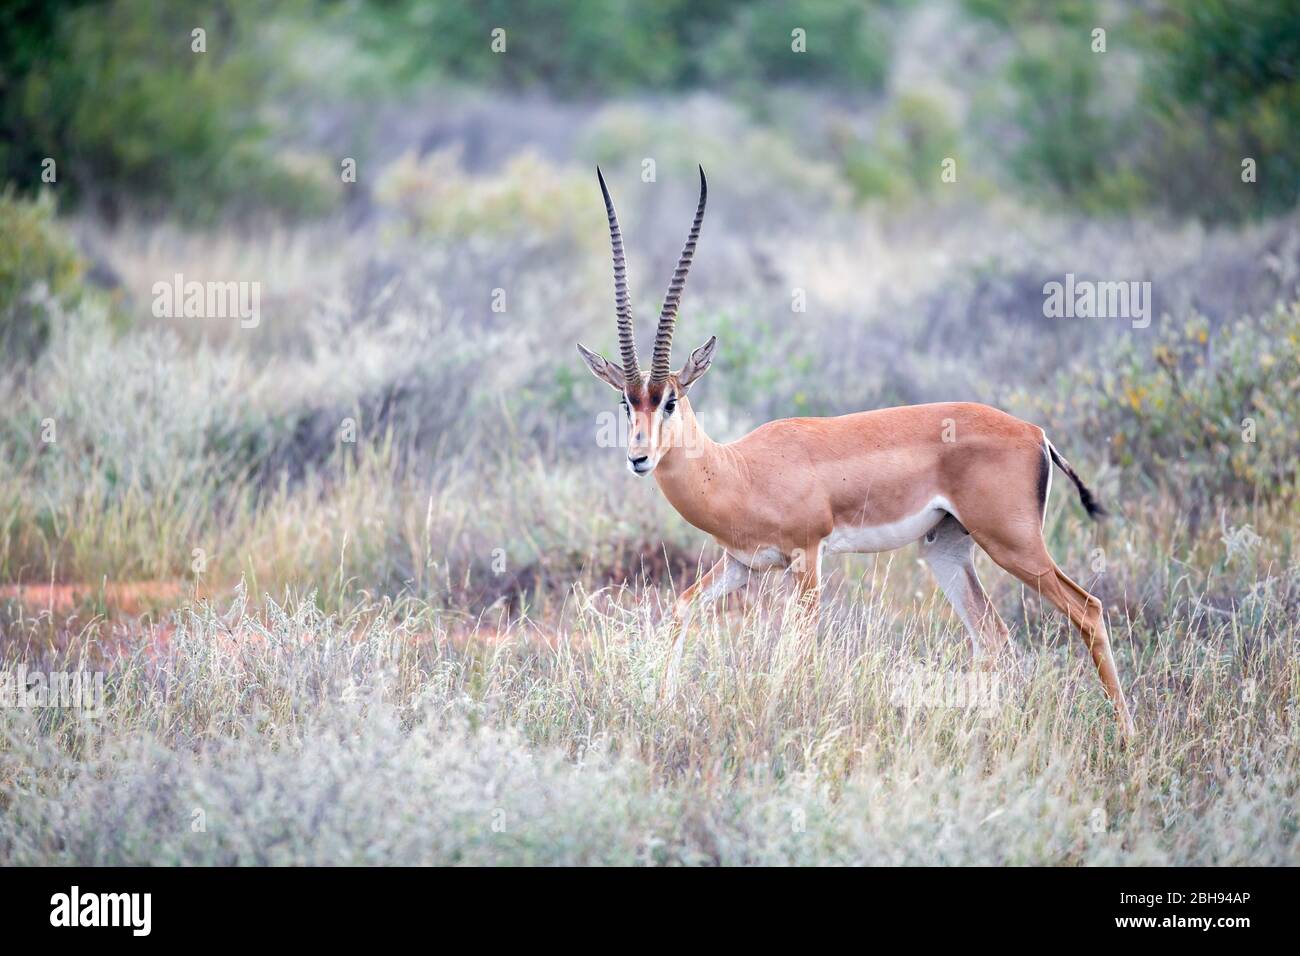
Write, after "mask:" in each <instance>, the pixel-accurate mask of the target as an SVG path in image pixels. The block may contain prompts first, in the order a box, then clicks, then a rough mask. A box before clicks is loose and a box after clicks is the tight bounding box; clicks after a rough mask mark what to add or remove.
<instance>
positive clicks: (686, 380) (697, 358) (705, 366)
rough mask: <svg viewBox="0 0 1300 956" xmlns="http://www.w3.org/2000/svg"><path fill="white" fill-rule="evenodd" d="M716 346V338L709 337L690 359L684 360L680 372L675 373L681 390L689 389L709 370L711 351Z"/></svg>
mask: <svg viewBox="0 0 1300 956" xmlns="http://www.w3.org/2000/svg"><path fill="white" fill-rule="evenodd" d="M717 346H718V337H717V336H716V335H710V336H709V340H708V341H707V342H705V343H704V344H703V345H701V346H700V347H699V348H698V349H696V350H695V351H694V352H692V353H691V357H690V358H688V359H687V360H686V364H685V365H683V366H682V370H681V371H680V372H678V373H677V384H678V385H680V386H681V387H682V388H683V389H687V388H690V387H691V382H694V381H695V380H696V379H698V378H699V377H700V376H701V375H703V374H704V373H705V372H707V371H708V370H709V365H710V364H712V362H713V350H714V349H715V348H717Z"/></svg>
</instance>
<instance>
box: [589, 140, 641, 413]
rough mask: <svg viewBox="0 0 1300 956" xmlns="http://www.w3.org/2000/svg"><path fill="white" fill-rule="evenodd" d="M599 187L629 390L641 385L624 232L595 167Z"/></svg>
mask: <svg viewBox="0 0 1300 956" xmlns="http://www.w3.org/2000/svg"><path fill="white" fill-rule="evenodd" d="M596 178H597V179H599V180H600V191H601V193H602V194H603V195H604V196H605V213H606V214H607V215H608V216H609V244H610V247H611V248H612V249H613V251H614V311H615V313H616V315H617V321H618V351H619V354H620V355H621V356H622V357H623V377H624V378H625V379H626V380H627V385H626V387H627V388H628V389H629V390H633V389H636V388H638V387H640V385H641V365H640V363H638V362H637V358H636V336H635V335H633V333H632V299H631V297H630V296H629V295H628V294H627V260H626V259H624V257H623V234H622V233H621V232H620V231H619V228H618V214H617V213H616V212H614V200H612V199H610V198H609V189H608V188H607V187H606V186H605V176H604V174H603V173H601V171H600V167H599V166H597V167H596Z"/></svg>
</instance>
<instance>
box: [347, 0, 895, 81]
mask: <svg viewBox="0 0 1300 956" xmlns="http://www.w3.org/2000/svg"><path fill="white" fill-rule="evenodd" d="M888 6H892V4H885V3H877V4H845V3H840V2H838V0H797V2H778V0H762V2H759V3H742V2H738V0H715V2H711V3H691V2H689V0H668V2H663V3H632V2H629V0H616V2H613V3H610V2H600V0H542V2H538V3H531V4H520V3H516V2H513V0H485V2H481V3H473V4H469V3H442V4H436V5H429V4H425V3H418V2H407V3H402V4H397V5H394V6H391V7H388V6H383V7H381V6H378V5H374V6H371V7H368V8H367V10H366V16H365V18H364V22H363V23H362V24H361V30H362V33H363V35H364V38H365V41H367V42H368V43H369V44H370V45H372V46H374V47H377V48H378V49H380V50H382V51H383V52H384V53H385V55H386V56H395V57H396V58H398V59H399V60H400V61H401V62H402V63H403V66H402V67H399V68H398V69H397V72H398V73H399V74H404V75H407V76H416V77H419V76H423V75H427V74H428V73H429V72H435V73H437V74H438V75H439V76H441V77H443V78H446V79H451V80H455V81H459V82H472V83H482V84H487V85H492V86H505V87H510V88H517V87H526V86H532V85H545V86H546V87H547V88H549V89H551V90H554V91H557V92H560V93H563V94H567V95H575V94H582V95H588V96H590V95H600V96H605V95H608V94H610V93H611V92H619V91H627V90H630V89H637V88H652V89H669V88H677V87H683V86H688V85H692V84H698V83H700V82H701V81H708V82H710V83H715V84H720V85H723V86H729V87H748V86H752V85H754V84H756V83H759V82H768V81H773V82H782V81H828V82H831V83H833V84H835V85H837V86H842V87H853V88H863V87H866V88H875V87H878V86H879V85H880V83H881V82H882V81H883V79H884V76H885V68H886V64H887V62H888V43H887V40H886V33H885V31H884V30H882V29H880V26H881V25H880V22H879V17H878V13H879V11H880V10H881V9H883V8H885V7H888ZM497 28H500V29H503V30H505V43H506V49H505V52H504V54H494V53H493V52H492V49H491V46H490V44H491V42H492V39H493V31H494V30H496V29H497ZM795 28H802V29H804V30H805V31H807V38H808V44H807V52H806V53H804V54H796V53H794V52H793V51H792V50H791V31H792V30H793V29H795Z"/></svg>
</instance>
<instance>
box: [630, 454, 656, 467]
mask: <svg viewBox="0 0 1300 956" xmlns="http://www.w3.org/2000/svg"><path fill="white" fill-rule="evenodd" d="M627 460H628V461H630V462H631V463H632V464H633V465H643V464H645V463H646V462H647V461H649V460H650V456H649V455H642V456H641V457H640V458H633V457H631V456H630V455H629V456H628V459H627Z"/></svg>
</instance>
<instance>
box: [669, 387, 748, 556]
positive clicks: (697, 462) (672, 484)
mask: <svg viewBox="0 0 1300 956" xmlns="http://www.w3.org/2000/svg"><path fill="white" fill-rule="evenodd" d="M679 407H680V409H681V414H682V435H683V440H682V442H681V443H680V444H678V445H674V446H673V447H672V448H670V449H668V451H667V452H665V453H664V456H663V458H662V459H660V461H659V464H658V465H657V466H656V468H655V471H654V476H655V481H656V482H658V484H659V488H660V490H661V491H662V492H663V493H664V497H665V498H667V499H668V503H669V504H671V505H672V506H673V507H674V508H676V509H677V512H678V513H679V514H680V515H681V516H682V517H683V518H685V519H686V520H687V521H689V522H690V523H691V524H692V525H694V526H695V527H697V528H699V529H700V530H701V531H706V532H708V533H709V534H713V535H717V534H720V533H722V531H723V525H724V523H725V521H727V520H734V518H735V516H734V514H731V509H729V508H728V507H726V505H725V501H724V499H726V498H727V497H730V496H731V495H732V494H734V493H735V491H736V488H737V485H738V483H739V481H740V479H741V474H740V472H741V469H740V467H739V465H740V463H739V462H738V461H737V460H736V457H735V455H734V454H731V453H729V452H728V450H727V447H726V446H725V445H720V444H718V443H717V442H715V441H714V440H713V439H712V438H710V437H709V436H708V435H707V434H706V433H705V431H704V429H703V427H701V425H700V423H699V421H698V420H697V419H696V418H695V413H694V412H693V411H692V410H691V408H690V405H689V404H688V403H687V402H686V401H683V402H682V403H681V405H680V406H679Z"/></svg>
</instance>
